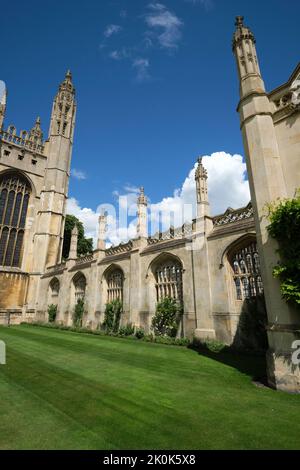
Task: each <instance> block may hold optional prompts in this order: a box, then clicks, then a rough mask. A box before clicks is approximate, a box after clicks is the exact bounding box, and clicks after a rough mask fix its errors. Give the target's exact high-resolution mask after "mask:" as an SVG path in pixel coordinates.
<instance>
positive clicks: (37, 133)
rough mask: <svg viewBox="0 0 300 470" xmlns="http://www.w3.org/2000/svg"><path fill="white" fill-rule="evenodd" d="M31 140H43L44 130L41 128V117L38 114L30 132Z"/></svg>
mask: <svg viewBox="0 0 300 470" xmlns="http://www.w3.org/2000/svg"><path fill="white" fill-rule="evenodd" d="M29 140H30V141H31V142H36V143H38V144H41V143H42V141H43V132H42V129H41V118H40V117H39V116H38V117H37V118H36V120H35V124H34V126H33V128H32V129H31V131H30V133H29Z"/></svg>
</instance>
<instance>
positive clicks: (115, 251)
mask: <svg viewBox="0 0 300 470" xmlns="http://www.w3.org/2000/svg"><path fill="white" fill-rule="evenodd" d="M132 247H133V243H132V241H131V240H130V241H129V242H127V243H120V244H119V245H117V246H112V247H110V248H107V249H106V250H105V256H114V255H119V254H121V253H128V252H130V251H131V250H132Z"/></svg>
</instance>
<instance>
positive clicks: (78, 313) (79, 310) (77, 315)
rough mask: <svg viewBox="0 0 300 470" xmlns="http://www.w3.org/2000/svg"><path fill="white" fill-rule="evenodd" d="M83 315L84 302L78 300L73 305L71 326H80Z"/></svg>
mask: <svg viewBox="0 0 300 470" xmlns="http://www.w3.org/2000/svg"><path fill="white" fill-rule="evenodd" d="M83 315H84V300H83V299H78V300H77V303H76V305H75V309H74V314H73V325H74V326H75V327H81V326H82V318H83Z"/></svg>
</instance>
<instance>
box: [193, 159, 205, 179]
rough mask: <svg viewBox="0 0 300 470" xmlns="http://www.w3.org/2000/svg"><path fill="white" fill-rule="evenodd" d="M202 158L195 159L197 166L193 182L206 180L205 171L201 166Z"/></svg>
mask: <svg viewBox="0 0 300 470" xmlns="http://www.w3.org/2000/svg"><path fill="white" fill-rule="evenodd" d="M202 158H203V157H198V158H197V163H198V166H197V168H196V172H195V180H197V179H199V178H207V170H206V169H205V168H204V166H203V163H202Z"/></svg>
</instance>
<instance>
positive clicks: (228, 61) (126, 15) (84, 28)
mask: <svg viewBox="0 0 300 470" xmlns="http://www.w3.org/2000/svg"><path fill="white" fill-rule="evenodd" d="M2 5H3V3H2ZM2 8H4V6H2ZM241 14H242V15H244V16H245V23H246V24H247V25H249V26H250V27H251V29H252V30H253V32H254V34H255V36H256V39H257V50H258V57H259V60H260V66H261V70H262V74H263V77H264V80H265V83H266V86H267V89H269V90H270V89H272V88H274V87H276V86H278V85H280V84H281V83H282V82H285V81H286V80H287V79H288V77H289V75H290V74H291V72H292V71H293V69H294V67H295V66H296V65H297V62H298V61H299V37H298V34H299V16H300V2H299V1H296V0H289V1H283V0H269V1H256V0H252V1H246V0H203V1H201V0H165V1H161V2H151V1H143V0H123V1H117V0H115V1H109V0H98V1H94V0H93V1H92V0H86V1H85V2H84V3H83V2H79V1H70V0H64V1H63V2H61V1H58V0H51V1H48V0H45V1H44V2H43V3H42V4H41V2H40V1H37V0H28V2H27V3H26V7H24V2H21V1H20V0H15V2H14V8H7V7H5V21H4V20H3V19H2V21H1V28H0V35H1V44H2V48H1V55H2V60H1V63H2V67H1V76H0V79H2V80H4V81H5V82H6V84H7V88H8V93H9V95H8V106H7V119H6V123H7V124H10V123H14V124H15V125H16V127H17V129H19V130H20V129H26V128H27V129H28V128H30V127H31V126H32V125H33V122H34V120H35V118H36V116H37V115H40V116H41V119H42V127H43V130H44V133H45V134H46V135H47V132H48V125H49V118H50V111H51V105H52V100H53V97H54V95H55V93H56V90H57V86H58V84H59V82H60V81H61V80H62V79H63V77H64V74H65V71H66V70H67V69H68V68H70V69H71V71H72V73H73V80H74V84H75V87H76V92H77V102H78V114H77V122H76V134H75V142H74V150H73V161H72V166H73V169H74V170H73V177H72V178H71V182H70V197H71V198H75V199H76V201H77V203H76V204H77V206H78V210H81V209H82V208H84V207H85V208H89V209H90V210H91V211H94V212H95V211H96V209H97V207H98V205H99V204H100V203H101V202H107V203H109V202H113V201H115V198H116V195H117V194H120V193H124V192H125V193H126V191H127V192H129V193H134V190H132V189H131V188H135V187H137V186H139V185H144V186H145V190H146V193H147V195H148V196H149V197H150V199H151V201H152V202H154V203H159V202H160V201H164V200H165V198H168V197H173V195H174V190H175V189H176V188H182V185H183V183H184V181H185V178H186V177H188V175H189V173H190V171H191V169H192V168H193V165H194V162H195V160H196V157H197V156H198V155H199V154H201V155H211V154H213V153H215V152H226V153H227V154H229V155H234V154H238V155H243V146H242V139H241V135H240V131H239V119H238V115H237V113H236V105H237V103H238V82H237V76H236V67H235V61H234V57H233V55H232V52H231V38H232V34H233V31H234V20H235V16H236V15H241ZM12 25H13V27H12ZM81 176H82V177H84V179H80V177H81ZM228 182H229V183H230V181H228ZM240 183H241V181H240ZM222 184H225V185H226V181H225V182H222V181H221V180H220V185H222ZM231 189H232V191H233V190H234V188H231ZM220 190H221V188H220ZM243 194H244V199H245V198H246V196H245V192H244V193H243ZM225 199H226V198H225ZM241 199H243V197H242V198H241ZM227 202H228V203H230V201H227V200H226V201H225V200H224V204H226V203H227ZM244 202H245V201H244V200H241V203H244ZM221 209H222V210H223V208H221V206H220V204H219V205H217V206H216V207H215V211H218V210H221ZM225 209H226V207H224V210H225Z"/></svg>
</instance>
